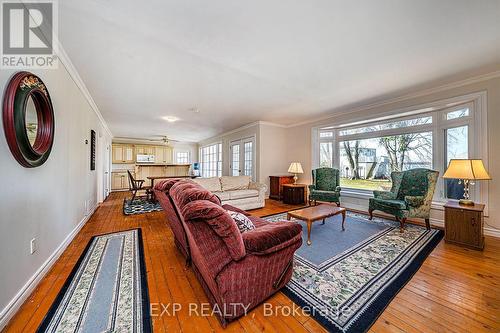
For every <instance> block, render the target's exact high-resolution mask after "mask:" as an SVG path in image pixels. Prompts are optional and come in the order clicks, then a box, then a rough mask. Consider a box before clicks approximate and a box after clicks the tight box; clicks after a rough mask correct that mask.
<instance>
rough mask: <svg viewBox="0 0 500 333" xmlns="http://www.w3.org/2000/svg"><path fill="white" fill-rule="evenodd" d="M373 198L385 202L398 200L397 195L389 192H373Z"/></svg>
mask: <svg viewBox="0 0 500 333" xmlns="http://www.w3.org/2000/svg"><path fill="white" fill-rule="evenodd" d="M373 197H375V198H377V199H383V200H394V199H396V193H394V192H389V191H373Z"/></svg>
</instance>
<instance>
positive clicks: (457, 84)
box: [286, 70, 500, 128]
mask: <svg viewBox="0 0 500 333" xmlns="http://www.w3.org/2000/svg"><path fill="white" fill-rule="evenodd" d="M498 77H500V70H498V71H494V72H490V73H486V74H482V75H478V76H473V77H470V78H468V79H464V80H460V81H455V82H452V83H447V84H443V85H440V86H436V87H433V88H428V89H423V90H419V91H416V92H413V93H409V94H406V95H402V96H399V97H394V98H389V99H385V100H381V101H378V102H374V103H370V104H365V105H361V106H358V107H355V108H352V109H349V108H345V109H346V110H347V111H346V112H342V114H343V115H345V114H351V113H356V112H362V111H366V110H370V109H374V108H378V107H382V106H385V105H390V104H394V103H398V102H404V101H407V100H411V99H414V98H418V97H423V96H428V95H432V94H435V93H438V92H442V91H447V90H450V89H455V88H460V87H463V86H468V85H471V84H474V83H479V82H483V81H488V80H491V79H495V78H498ZM342 109H343V108H339V109H337V110H332V113H331V114H329V115H325V116H322V117H318V118H314V119H310V120H306V121H302V122H298V123H295V124H290V125H287V126H286V127H287V128H291V127H297V126H302V125H307V124H312V123H315V122H318V121H322V120H327V119H331V118H333V117H335V116H336V115H337V114H339V113H340V112H341V111H342Z"/></svg>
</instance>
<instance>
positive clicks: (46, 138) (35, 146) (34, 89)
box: [3, 72, 55, 168]
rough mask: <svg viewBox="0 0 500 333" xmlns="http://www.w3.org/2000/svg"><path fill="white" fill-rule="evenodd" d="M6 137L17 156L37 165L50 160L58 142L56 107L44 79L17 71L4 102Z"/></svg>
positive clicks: (23, 161) (24, 162)
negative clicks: (54, 108)
mask: <svg viewBox="0 0 500 333" xmlns="http://www.w3.org/2000/svg"><path fill="white" fill-rule="evenodd" d="M3 124H4V131H5V137H6V139H7V143H8V144H9V148H10V151H11V152H12V155H13V156H14V158H15V159H16V160H17V161H18V162H19V163H20V164H21V165H22V166H24V167H27V168H35V167H38V166H40V165H42V164H43V163H45V161H47V159H48V158H49V155H50V152H51V150H52V144H53V142H54V128H55V126H54V110H53V108H52V101H51V100H50V95H49V92H48V91H47V87H45V84H44V83H43V81H42V80H41V79H40V78H39V77H38V76H36V75H35V74H33V73H29V72H19V73H17V74H15V75H14V76H13V77H12V78H11V80H10V82H9V85H8V86H7V90H6V92H5V95H4V101H3Z"/></svg>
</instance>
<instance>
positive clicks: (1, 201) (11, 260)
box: [0, 64, 111, 329]
mask: <svg viewBox="0 0 500 333" xmlns="http://www.w3.org/2000/svg"><path fill="white" fill-rule="evenodd" d="M33 72H34V73H35V74H36V75H38V76H40V78H41V79H42V80H43V81H44V83H45V84H46V86H47V89H48V91H49V93H50V96H51V98H52V102H53V105H54V112H55V140H54V145H53V149H52V153H51V155H50V157H49V159H48V160H47V162H46V163H45V164H44V165H42V166H40V167H38V168H33V169H27V168H24V167H22V166H21V165H19V164H18V163H17V162H16V160H15V159H14V158H13V157H12V155H11V153H10V151H9V148H8V146H7V143H6V141H5V136H4V135H3V134H2V135H0V156H1V159H0V174H1V175H2V186H1V188H0V220H1V221H0V311H1V312H0V329H1V328H2V327H3V325H4V324H5V323H6V320H7V319H8V317H9V316H10V315H11V314H12V311H13V310H15V308H16V306H18V305H19V302H18V303H16V304H15V303H13V302H14V301H15V298H16V295H17V296H21V297H23V296H24V297H25V296H28V295H29V291H30V288H32V287H33V286H34V284H30V281H35V282H36V281H37V280H36V279H37V278H40V276H41V274H39V275H37V273H40V272H41V270H43V268H44V267H45V266H44V265H45V264H46V263H47V261H48V260H50V259H51V258H52V256H53V254H54V253H55V252H56V251H57V250H58V248H59V247H60V246H61V245H62V244H63V243H65V240H66V239H67V237H68V236H70V235H71V234H72V232H73V231H74V230H75V228H77V227H78V226H79V224H80V223H81V222H82V221H84V220H85V219H86V218H87V217H88V216H89V215H90V214H91V213H92V212H93V208H94V207H95V206H96V205H97V201H98V198H99V197H98V188H99V191H103V188H104V186H103V183H101V185H100V186H99V187H98V181H99V182H103V178H102V175H99V176H98V173H102V172H103V169H104V166H103V162H102V161H99V159H101V158H102V154H104V153H105V152H106V150H104V149H101V150H100V151H99V150H98V151H97V153H98V154H99V155H98V156H97V166H98V170H96V171H90V162H89V158H90V148H89V147H90V144H87V145H86V144H85V140H86V139H88V140H89V141H90V130H91V129H94V130H95V131H96V133H97V138H98V140H104V143H103V144H104V147H105V146H106V145H108V146H109V144H110V143H111V137H110V134H109V133H108V132H107V131H106V130H105V128H104V126H103V124H102V123H101V122H100V120H99V118H98V116H97V114H96V113H95V112H94V110H93V109H92V108H91V106H90V104H89V101H88V100H87V99H86V98H85V96H84V94H83V93H82V92H81V90H80V89H79V87H78V86H77V84H75V81H74V77H72V76H70V74H69V72H68V71H67V70H66V68H65V67H64V65H63V64H60V65H59V69H57V70H39V71H33ZM13 74H14V71H10V70H1V71H0V86H1V87H2V90H3V91H4V92H5V87H6V86H7V83H8V81H9V79H10V77H11V76H12V75H13ZM98 146H99V145H98ZM86 207H89V208H87V209H86ZM34 237H36V239H37V244H38V250H37V251H36V252H35V253H34V254H33V255H31V254H30V240H31V239H32V238H34ZM23 291H26V293H24V294H23ZM20 300H21V301H22V299H20Z"/></svg>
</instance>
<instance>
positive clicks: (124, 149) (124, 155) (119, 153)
mask: <svg viewBox="0 0 500 333" xmlns="http://www.w3.org/2000/svg"><path fill="white" fill-rule="evenodd" d="M112 157H113V158H112V160H113V163H115V164H132V163H135V154H134V146H133V145H125V144H113V146H112Z"/></svg>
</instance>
